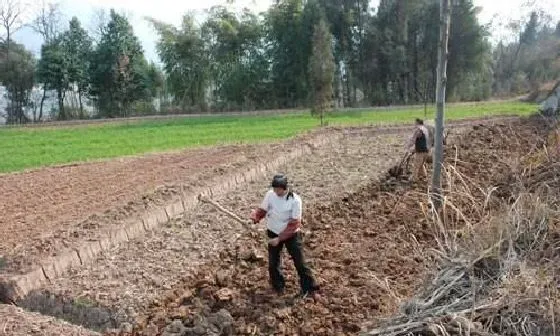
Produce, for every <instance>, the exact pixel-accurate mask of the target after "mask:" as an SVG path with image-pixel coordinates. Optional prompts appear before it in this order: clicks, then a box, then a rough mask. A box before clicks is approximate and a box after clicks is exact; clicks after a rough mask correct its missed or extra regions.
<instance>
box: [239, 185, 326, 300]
mask: <svg viewBox="0 0 560 336" xmlns="http://www.w3.org/2000/svg"><path fill="white" fill-rule="evenodd" d="M271 187H272V189H271V190H269V191H268V192H267V193H266V195H265V196H264V200H263V201H262V203H261V205H260V207H258V208H257V209H255V210H253V211H252V212H251V217H250V218H251V220H252V221H253V223H255V224H256V223H259V222H260V221H261V220H262V219H263V218H265V217H266V219H267V223H266V224H267V229H268V230H267V235H268V239H269V241H268V272H269V276H270V283H271V285H272V288H273V289H274V291H275V292H276V293H277V294H279V295H282V294H283V293H284V288H285V282H284V276H283V275H282V271H281V269H280V267H281V262H280V260H281V253H282V249H283V248H284V246H286V249H287V250H288V253H289V254H290V256H291V257H292V260H293V262H294V266H295V267H296V270H297V273H298V276H299V283H300V287H301V293H300V294H299V295H298V297H300V298H305V297H306V296H308V295H309V296H312V297H313V298H315V295H316V292H317V291H318V290H319V287H318V286H317V285H316V283H315V279H314V278H313V275H312V272H311V269H310V268H309V267H308V266H307V264H306V262H305V257H304V255H303V245H302V237H301V232H300V228H301V220H302V204H301V198H300V197H299V195H297V194H296V193H294V192H293V191H290V190H288V178H287V177H286V176H284V175H275V176H274V177H273V179H272V184H271Z"/></svg>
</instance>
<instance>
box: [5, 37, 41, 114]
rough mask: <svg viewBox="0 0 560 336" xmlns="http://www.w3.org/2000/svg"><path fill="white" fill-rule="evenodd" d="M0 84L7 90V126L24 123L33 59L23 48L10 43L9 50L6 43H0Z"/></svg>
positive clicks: (33, 66) (30, 88)
mask: <svg viewBox="0 0 560 336" xmlns="http://www.w3.org/2000/svg"><path fill="white" fill-rule="evenodd" d="M0 66H1V67H2V69H5V70H4V71H1V72H0V84H2V85H4V86H5V87H6V90H7V98H8V107H7V115H6V121H7V123H8V124H14V123H25V122H27V121H28V120H29V118H28V117H27V116H26V114H25V108H26V107H28V106H29V105H30V94H31V91H32V89H33V85H34V77H35V59H34V58H33V54H31V52H29V51H27V50H25V48H24V46H23V45H21V44H18V43H14V42H12V43H11V44H10V49H8V45H7V43H6V42H0Z"/></svg>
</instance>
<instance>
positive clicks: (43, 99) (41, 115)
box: [37, 84, 47, 121]
mask: <svg viewBox="0 0 560 336" xmlns="http://www.w3.org/2000/svg"><path fill="white" fill-rule="evenodd" d="M46 98H47V88H46V86H44V84H43V97H41V107H40V108H39V119H38V120H37V121H41V119H42V118H43V106H44V105H45V99H46Z"/></svg>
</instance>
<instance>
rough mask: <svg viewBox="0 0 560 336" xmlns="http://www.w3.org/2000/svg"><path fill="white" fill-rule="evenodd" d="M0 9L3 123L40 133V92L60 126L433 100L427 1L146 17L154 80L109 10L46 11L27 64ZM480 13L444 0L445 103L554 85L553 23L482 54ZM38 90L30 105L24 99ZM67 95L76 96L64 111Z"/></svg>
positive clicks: (363, 0) (286, 0)
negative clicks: (87, 15) (153, 46)
mask: <svg viewBox="0 0 560 336" xmlns="http://www.w3.org/2000/svg"><path fill="white" fill-rule="evenodd" d="M10 1H11V2H8V3H11V4H12V7H14V4H16V3H17V0H10ZM3 4H4V8H1V9H0V23H1V24H2V25H3V26H4V34H3V35H2V39H1V40H0V67H1V68H0V69H2V74H0V82H1V84H2V85H3V86H4V87H5V88H6V91H7V100H8V101H9V104H8V107H7V110H6V115H7V120H8V122H11V123H19V122H27V121H37V120H41V119H42V118H43V116H44V114H45V112H44V111H43V103H44V101H45V97H46V96H47V94H48V92H53V93H55V95H54V96H55V97H56V100H57V101H58V108H57V109H56V110H55V111H54V117H55V118H57V119H71V118H87V117H92V116H94V117H122V116H130V115H138V114H154V113H157V111H159V113H176V112H183V113H184V112H190V111H196V112H202V111H232V110H256V109H280V108H300V107H312V110H313V111H314V112H318V113H319V114H320V115H322V112H324V111H326V110H329V109H331V108H333V107H334V108H344V107H359V106H371V105H388V104H411V103H428V102H429V103H431V102H434V101H435V97H436V92H435V91H436V90H435V88H436V79H437V78H436V77H437V76H436V75H437V74H436V68H437V66H436V65H437V47H438V38H439V1H437V0H417V1H406V0H381V1H380V3H379V5H378V6H377V7H376V8H371V6H370V5H369V1H368V0H277V1H275V3H274V4H273V5H272V6H271V7H270V9H268V10H267V11H266V12H264V13H260V14H255V13H253V12H251V11H249V10H243V11H241V12H238V11H232V10H231V9H230V8H229V7H227V6H215V7H212V8H210V9H209V10H207V11H206V13H205V16H204V20H202V22H199V21H200V20H197V19H198V17H197V16H195V15H194V14H190V13H189V14H185V15H184V16H183V19H182V22H181V25H180V26H179V27H175V26H173V25H170V24H168V23H165V22H160V21H158V20H155V19H153V18H146V20H148V21H149V22H150V23H151V25H152V26H153V28H154V31H155V33H156V34H158V37H159V39H158V42H157V52H158V56H159V58H160V61H161V69H160V67H159V66H157V65H156V64H154V63H150V62H148V61H147V60H146V58H145V56H144V52H143V49H142V47H141V44H140V41H139V40H138V38H137V37H136V36H135V34H134V31H133V28H132V26H131V24H130V23H129V21H128V19H127V17H126V16H124V15H121V14H119V13H117V12H115V11H114V10H111V11H110V13H109V15H108V18H106V20H104V21H103V22H100V24H99V26H98V27H97V28H98V29H97V30H96V31H95V33H92V32H88V31H87V30H85V29H84V28H83V26H82V24H81V22H80V21H79V20H78V19H77V18H72V19H71V20H70V22H69V23H68V25H67V27H64V28H63V29H58V27H57V25H56V23H57V22H58V21H59V17H60V12H59V10H58V6H57V5H49V6H47V7H45V8H43V10H42V11H41V12H40V13H38V15H37V16H36V18H35V19H34V20H33V21H32V22H31V23H29V25H31V26H32V27H33V28H34V30H35V31H36V32H38V33H40V34H41V35H42V36H43V39H44V44H43V46H42V48H41V55H40V58H39V59H38V60H36V59H35V58H34V57H33V55H32V54H31V53H30V52H29V51H27V50H25V48H24V47H23V45H21V44H19V43H17V42H16V41H13V37H12V36H13V31H14V30H16V29H17V28H18V27H19V26H21V25H23V24H22V23H20V25H19V26H18V23H17V22H18V21H17V20H11V21H10V19H9V18H10V13H12V14H11V16H13V13H14V10H13V8H12V10H11V11H10V10H9V8H7V6H6V5H5V3H3ZM479 12H480V8H478V7H475V6H474V4H473V2H472V0H455V1H452V8H451V25H450V32H449V58H448V74H449V75H448V79H447V83H446V86H447V88H446V89H447V100H449V101H460V100H484V99H487V98H489V97H491V96H496V95H501V96H509V95H513V94H519V93H525V92H528V91H529V90H532V89H535V88H536V87H537V86H538V85H539V83H542V82H543V81H546V80H552V79H554V78H557V76H558V75H559V74H560V62H559V61H558V59H559V57H560V22H559V23H557V24H554V23H553V22H552V21H551V20H550V18H547V17H546V15H545V14H544V13H542V12H538V11H534V12H532V13H531V15H530V16H528V19H527V22H522V23H518V24H517V26H516V27H514V28H511V29H512V34H513V35H514V36H515V38H514V39H513V40H512V41H511V42H508V43H505V42H502V43H498V44H497V45H495V46H493V45H492V44H491V43H490V29H491V27H490V26H484V25H482V24H481V23H480V22H479V20H478V15H479ZM6 17H7V18H8V19H6ZM10 22H12V23H11V25H10ZM14 22H15V23H14ZM36 86H40V87H41V88H42V91H43V93H42V97H41V99H39V102H37V101H36V100H33V99H31V98H30V96H31V92H32V89H33V88H34V87H36ZM68 93H72V95H73V96H75V97H77V98H76V100H77V103H76V104H72V105H73V106H72V107H68V104H67V101H68V97H67V94H68ZM84 101H87V102H88V104H91V105H93V106H94V107H95V109H94V113H93V115H92V113H91V112H89V110H88V111H86V109H85V108H84ZM154 102H157V104H154ZM156 105H157V106H156ZM156 107H157V108H156ZM29 110H31V111H33V113H32V115H30V114H29V112H28V111H29Z"/></svg>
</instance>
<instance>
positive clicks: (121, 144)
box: [0, 102, 536, 173]
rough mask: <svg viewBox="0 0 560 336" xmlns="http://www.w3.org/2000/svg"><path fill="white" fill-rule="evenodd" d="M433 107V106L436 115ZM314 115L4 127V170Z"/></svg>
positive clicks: (458, 110) (482, 107)
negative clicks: (47, 126) (50, 126)
mask: <svg viewBox="0 0 560 336" xmlns="http://www.w3.org/2000/svg"><path fill="white" fill-rule="evenodd" d="M535 111H536V105H534V104H524V103H518V102H511V103H510V102H508V103H504V102H499V103H498V102H487V103H480V104H476V105H472V106H464V105H455V106H454V105H448V106H447V108H446V119H447V120H456V119H462V118H470V117H483V116H492V115H529V114H531V113H533V112H535ZM433 114H434V108H433V107H430V108H429V109H428V118H432V117H433ZM415 117H420V118H423V117H424V109H423V108H420V109H407V110H387V111H360V112H356V111H351V112H338V113H336V114H332V115H329V116H328V117H327V119H326V120H327V121H328V124H329V126H334V125H367V124H383V123H412V122H413V118H415ZM318 124H319V122H318V120H317V119H315V118H313V117H311V116H310V115H309V114H294V115H284V116H266V117H256V116H250V117H245V116H244V117H200V118H182V119H173V120H159V121H158V120H154V121H138V122H134V123H121V124H101V125H91V126H74V127H68V126H65V127H58V128H5V129H0V143H1V144H2V146H0V158H2V159H1V160H0V172H1V173H7V172H15V171H21V170H25V169H29V168H36V167H42V166H48V165H55V164H63V163H70V162H79V161H88V160H95V159H102V158H113V157H119V156H126V155H134V154H142V153H148V152H157V151H165V150H173V149H180V148H189V147H199V146H210V145H216V144H234V143H256V142H269V141H274V140H279V139H285V138H288V137H292V136H294V135H297V134H298V133H300V132H302V131H307V130H311V129H313V128H315V127H317V126H318Z"/></svg>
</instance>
